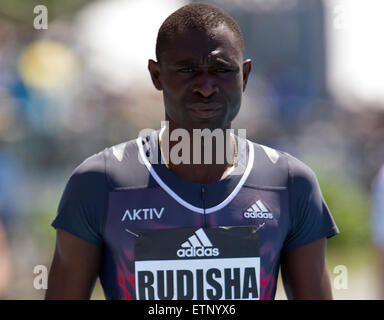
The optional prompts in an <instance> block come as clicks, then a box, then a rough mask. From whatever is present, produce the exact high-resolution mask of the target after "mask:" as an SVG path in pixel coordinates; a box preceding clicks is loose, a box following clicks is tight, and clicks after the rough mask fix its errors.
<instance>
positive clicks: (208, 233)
mask: <svg viewBox="0 0 384 320" xmlns="http://www.w3.org/2000/svg"><path fill="white" fill-rule="evenodd" d="M135 289H136V298H137V299H138V300H196V299H198V300H217V299H231V300H235V299H247V300H248V299H251V300H258V299H259V296H260V257H259V249H258V239H257V232H256V228H254V227H217V228H183V229H161V230H142V231H140V233H139V235H138V237H137V238H136V241H135Z"/></svg>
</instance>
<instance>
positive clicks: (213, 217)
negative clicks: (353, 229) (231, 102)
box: [52, 130, 339, 299]
mask: <svg viewBox="0 0 384 320" xmlns="http://www.w3.org/2000/svg"><path fill="white" fill-rule="evenodd" d="M158 133H159V130H157V131H152V132H151V133H150V134H149V135H148V136H146V137H140V138H137V139H135V140H131V141H128V142H125V143H122V144H119V145H116V146H113V147H110V148H106V149H105V150H104V151H102V152H100V153H98V154H96V155H93V156H92V157H90V158H88V159H87V160H85V161H84V162H83V163H82V164H81V165H80V166H78V167H77V168H76V169H75V171H74V172H73V174H72V176H71V178H70V179H69V182H68V183H67V186H66V188H65V191H64V193H63V196H62V199H61V201H60V204H59V208H58V214H57V216H56V218H55V220H54V221H53V223H52V226H53V227H55V228H60V229H62V230H65V231H67V232H69V233H71V234H73V235H75V236H77V237H79V238H81V239H83V240H85V241H87V242H90V243H92V244H94V245H96V246H102V248H103V262H102V267H101V271H100V275H99V276H100V281H101V284H102V287H103V290H104V293H105V297H106V298H107V299H274V296H275V291H276V284H277V277H278V271H279V264H280V255H281V253H282V252H283V251H286V250H292V249H295V248H299V247H301V246H304V245H306V244H309V243H311V242H313V241H316V240H319V239H321V238H324V237H327V238H329V237H331V236H333V235H335V234H337V233H338V232H339V231H338V228H337V226H336V225H335V222H334V221H333V218H332V216H331V214H330V212H329V210H328V208H327V205H326V203H325V201H324V199H323V197H322V195H321V191H320V188H319V185H318V182H317V179H316V176H315V174H314V173H313V171H312V170H311V169H310V168H309V167H308V166H306V165H305V164H303V163H302V162H301V161H299V160H298V159H296V158H294V157H292V156H291V155H289V154H287V153H284V152H281V151H277V150H274V149H271V148H269V147H266V146H262V145H259V144H256V143H253V142H251V141H249V140H246V139H243V138H240V137H238V136H236V143H237V146H238V161H237V162H238V163H237V168H236V170H234V171H233V173H232V174H230V175H228V176H226V177H225V178H224V179H222V180H220V181H217V182H210V183H204V184H201V183H196V182H190V181H186V180H183V179H181V178H180V177H178V176H177V175H175V174H174V173H173V172H172V171H170V170H169V169H168V168H167V167H166V166H165V165H164V164H162V163H161V160H160V159H161V157H160V152H159V146H158Z"/></svg>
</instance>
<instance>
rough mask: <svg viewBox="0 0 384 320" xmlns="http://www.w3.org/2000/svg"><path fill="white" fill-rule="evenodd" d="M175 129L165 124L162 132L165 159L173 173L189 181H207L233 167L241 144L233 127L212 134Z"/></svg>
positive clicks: (225, 174) (162, 147) (162, 149)
mask: <svg viewBox="0 0 384 320" xmlns="http://www.w3.org/2000/svg"><path fill="white" fill-rule="evenodd" d="M174 130H175V129H174ZM174 130H173V131H170V130H169V128H168V127H163V128H162V129H161V131H160V134H159V142H160V151H161V156H162V160H163V162H164V163H165V164H166V165H167V167H168V168H169V169H170V170H171V171H172V172H173V173H175V174H176V175H178V176H180V177H181V178H183V179H185V180H188V181H193V182H200V183H206V182H214V181H218V180H221V179H223V178H225V177H226V176H227V175H228V174H229V173H230V172H231V171H232V169H233V168H234V164H235V162H236V158H237V147H236V141H235V139H234V137H233V135H232V134H230V133H229V131H221V132H220V131H216V132H217V136H216V135H213V136H211V137H209V136H206V135H204V136H201V135H199V134H193V132H192V133H190V134H189V135H185V134H183V135H180V132H177V131H174ZM172 133H174V134H175V135H176V138H177V136H178V139H177V140H176V139H173V138H174V135H173V134H172ZM184 133H186V131H184ZM220 133H221V134H220ZM169 138H171V139H172V140H171V139H169Z"/></svg>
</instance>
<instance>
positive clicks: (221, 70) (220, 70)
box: [216, 68, 231, 73]
mask: <svg viewBox="0 0 384 320" xmlns="http://www.w3.org/2000/svg"><path fill="white" fill-rule="evenodd" d="M230 71H231V70H229V69H225V68H217V69H216V72H219V73H224V72H230Z"/></svg>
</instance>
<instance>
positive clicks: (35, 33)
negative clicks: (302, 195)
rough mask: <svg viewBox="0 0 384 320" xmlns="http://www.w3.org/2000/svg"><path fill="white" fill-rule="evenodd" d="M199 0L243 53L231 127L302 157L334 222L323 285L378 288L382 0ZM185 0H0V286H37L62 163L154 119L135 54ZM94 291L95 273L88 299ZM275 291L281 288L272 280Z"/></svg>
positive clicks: (353, 294) (339, 293)
mask: <svg viewBox="0 0 384 320" xmlns="http://www.w3.org/2000/svg"><path fill="white" fill-rule="evenodd" d="M206 2H208V3H212V4H216V5H218V6H219V7H221V8H222V9H224V10H225V11H227V12H228V13H230V14H231V15H232V16H233V17H234V18H235V20H236V21H237V22H238V23H239V25H240V27H241V28H242V31H243V34H244V38H245V49H246V55H245V56H246V58H251V59H252V60H253V72H252V74H251V76H250V79H249V83H248V87H247V90H246V92H245V96H244V100H243V106H242V109H241V111H240V114H239V116H238V118H237V120H236V121H235V123H233V127H234V128H246V129H247V138H248V139H251V140H254V141H256V142H259V143H261V144H265V145H269V146H271V147H274V148H277V149H280V150H283V151H287V152H289V153H291V154H292V155H294V156H296V157H299V158H300V159H301V160H303V161H304V162H306V163H307V164H308V165H310V166H311V167H312V168H313V169H314V171H315V172H316V174H317V175H318V178H319V182H320V185H321V189H322V191H323V195H324V198H325V199H326V202H327V204H328V206H329V208H330V210H331V212H332V214H333V216H334V218H335V221H336V223H337V225H338V227H339V229H340V230H341V234H340V235H338V236H336V237H334V238H332V239H330V240H329V241H328V268H329V273H330V277H331V281H332V284H334V283H336V282H337V281H338V278H337V277H338V276H339V275H340V274H339V273H338V271H337V270H340V268H338V266H345V268H346V270H347V271H348V274H347V288H346V287H343V288H340V286H333V293H334V297H335V298H336V299H379V298H380V295H379V289H380V288H379V279H380V278H379V275H380V270H379V267H378V263H377V256H376V249H375V247H374V245H373V243H372V240H371V225H370V219H371V206H372V204H371V184H372V180H373V178H374V176H375V175H376V173H377V172H378V170H379V168H380V166H381V164H382V163H384V77H383V75H384V60H383V58H382V57H383V56H384V42H383V41H382V40H380V39H381V37H382V31H383V30H384V20H383V19H382V14H383V12H384V2H383V1H381V0H367V1H364V0H324V1H321V0H220V1H206ZM186 3H188V1H181V0H161V1H156V0H140V1H138V0H100V1H90V0H66V1H58V0H39V1H35V0H1V1H0V221H1V224H2V226H3V227H2V229H3V230H4V232H3V235H1V231H0V262H2V261H3V262H5V261H9V263H2V264H0V298H3V299H42V298H43V297H44V293H45V292H44V291H45V290H38V289H35V287H34V279H35V277H36V274H34V268H35V266H37V265H45V266H47V268H49V266H50V263H51V259H52V255H53V251H54V247H55V231H54V229H53V228H52V227H51V226H50V223H51V222H52V220H53V218H54V217H55V215H56V210H57V206H58V203H59V200H60V197H61V194H62V192H63V189H64V186H65V184H66V182H67V180H68V178H69V176H70V174H71V172H72V170H73V169H74V168H75V167H76V166H77V165H79V164H80V163H81V162H82V161H83V160H84V159H85V158H87V157H89V156H90V155H92V154H94V153H96V152H98V151H100V150H102V149H104V148H105V147H108V146H112V145H114V144H117V143H120V142H122V141H125V140H129V139H133V138H136V137H137V135H138V133H139V131H140V130H141V129H142V128H154V129H156V128H158V127H159V126H160V120H162V119H163V116H164V109H163V102H162V96H161V92H158V91H156V90H155V89H154V88H153V86H152V83H151V80H150V76H149V73H148V71H147V60H148V58H154V59H155V41H156V35H157V31H158V28H159V27H160V25H161V23H162V22H163V20H164V19H165V18H166V17H167V16H168V15H169V14H171V13H172V12H173V11H174V10H176V9H177V8H179V7H181V6H182V5H184V4H186ZM38 5H44V6H45V7H46V8H47V10H48V20H47V25H46V26H45V25H44V23H45V21H44V19H43V17H42V16H40V14H41V13H42V12H43V11H39V10H38V9H39V8H37V9H35V7H36V6H38ZM34 9H35V10H37V11H35V12H34ZM45 27H48V28H45ZM0 230H1V226H0ZM1 239H2V240H1ZM1 243H2V244H1ZM5 243H7V245H5ZM7 248H8V249H7ZM7 256H8V257H9V259H7V258H6V257H7ZM103 298H104V296H103V294H102V291H101V289H100V285H99V284H97V286H96V288H95V292H94V294H93V299H103ZM277 298H278V299H285V294H284V291H283V290H282V286H281V282H280V284H279V288H278V293H277Z"/></svg>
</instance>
